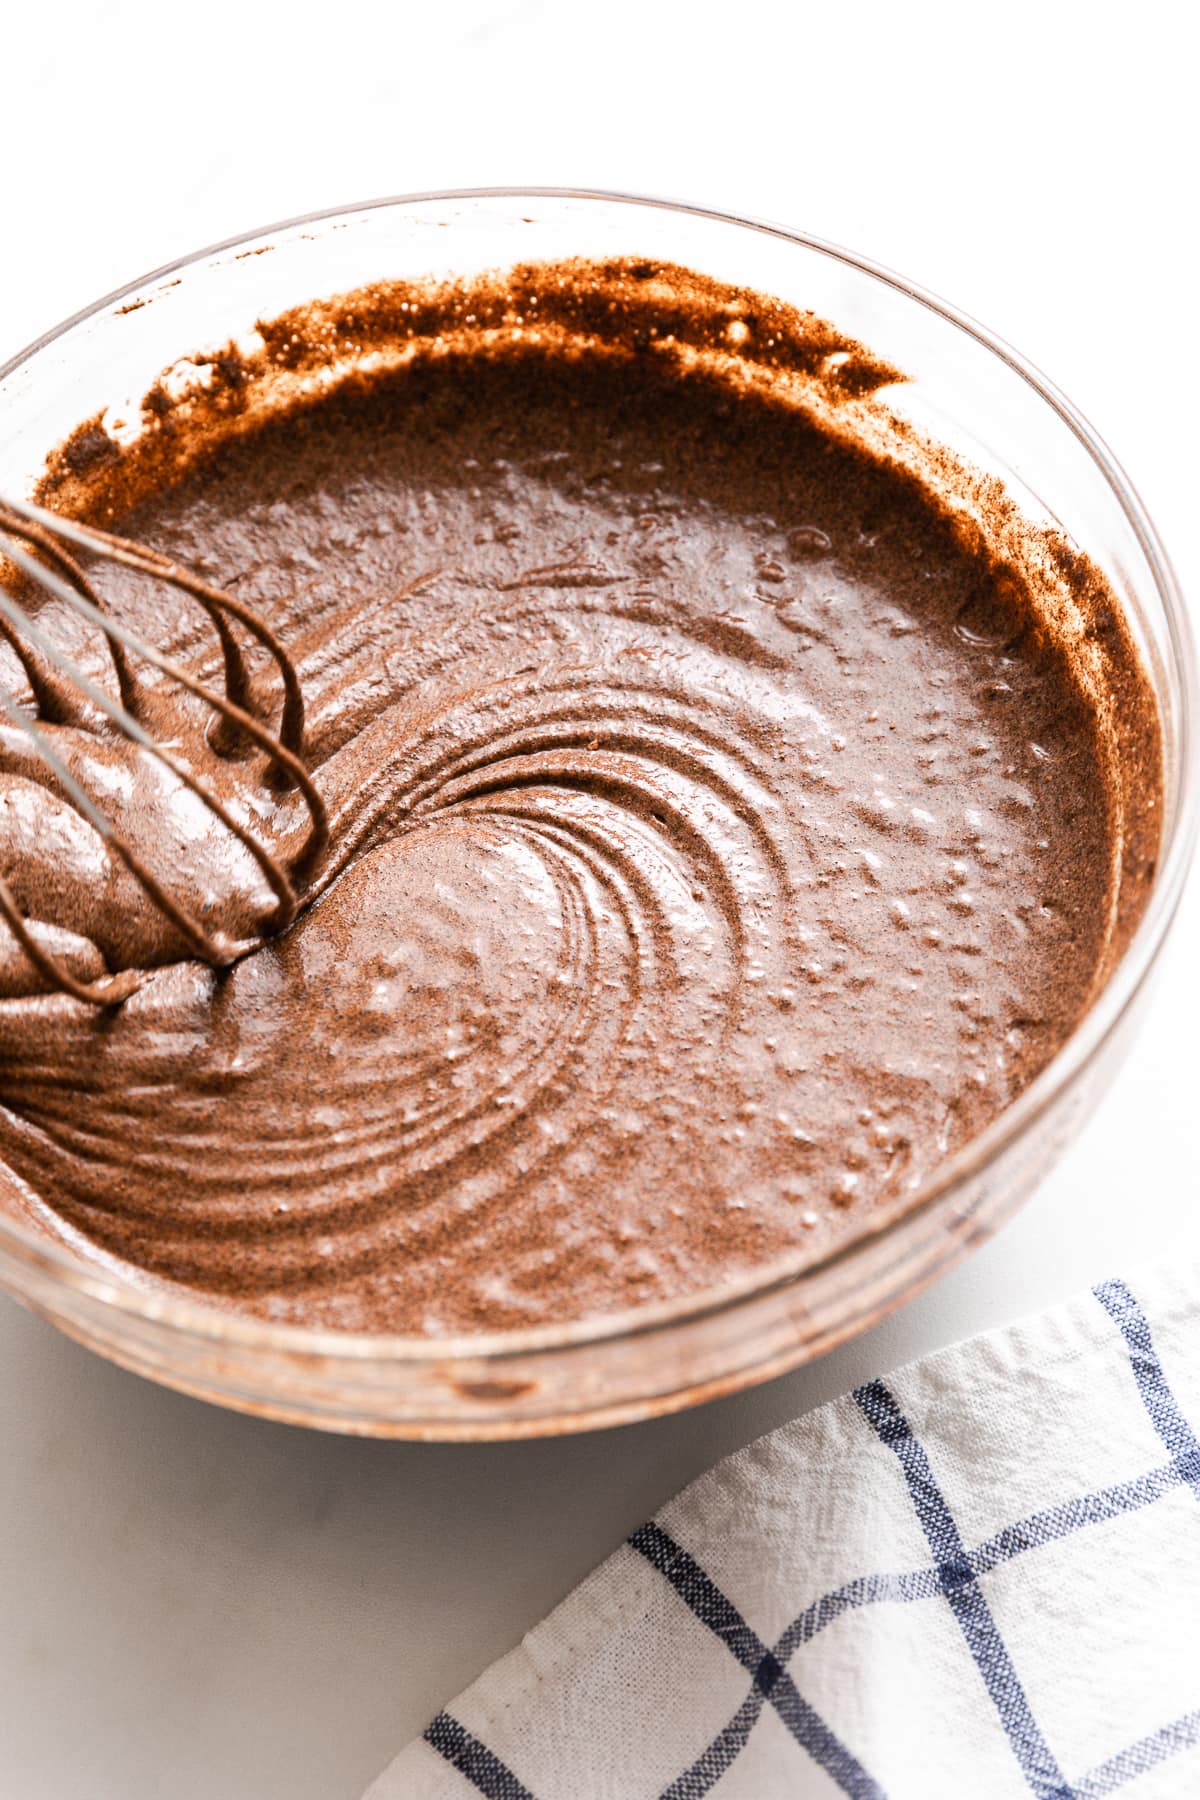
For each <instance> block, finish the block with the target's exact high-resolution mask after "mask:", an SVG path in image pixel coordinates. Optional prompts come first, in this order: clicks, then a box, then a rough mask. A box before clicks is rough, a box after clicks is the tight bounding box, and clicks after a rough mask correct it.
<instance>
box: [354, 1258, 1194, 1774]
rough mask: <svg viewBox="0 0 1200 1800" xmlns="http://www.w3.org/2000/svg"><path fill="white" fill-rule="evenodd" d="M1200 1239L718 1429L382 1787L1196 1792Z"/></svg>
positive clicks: (405, 1755) (404, 1754)
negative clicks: (778, 1419)
mask: <svg viewBox="0 0 1200 1800" xmlns="http://www.w3.org/2000/svg"><path fill="white" fill-rule="evenodd" d="M1198 1432H1200V1269H1195V1268H1192V1269H1189V1268H1181V1269H1174V1270H1170V1271H1160V1272H1158V1273H1152V1274H1148V1275H1145V1276H1140V1277H1134V1278H1131V1279H1130V1280H1129V1281H1128V1282H1126V1281H1122V1280H1111V1281H1105V1282H1102V1283H1100V1284H1099V1285H1098V1286H1097V1287H1096V1288H1095V1289H1094V1290H1093V1291H1092V1292H1091V1293H1090V1294H1087V1295H1085V1296H1082V1297H1080V1298H1079V1299H1078V1300H1075V1301H1073V1302H1070V1303H1069V1304H1067V1305H1066V1306H1062V1307H1058V1308H1055V1309H1053V1310H1052V1311H1050V1312H1047V1313H1044V1314H1041V1315H1039V1316H1038V1317H1036V1318H1033V1319H1031V1320H1027V1321H1023V1322H1021V1323H1019V1324H1016V1325H1013V1326H1010V1327H1008V1328H1007V1329H1005V1330H1002V1331H998V1332H991V1333H988V1334H986V1335H984V1336H981V1337H978V1338H974V1339H971V1340H970V1341H968V1342H966V1343H963V1344H959V1345H956V1346H954V1347H953V1348H951V1349H948V1350H944V1351H941V1352H939V1353H937V1354H935V1355H933V1356H929V1357H926V1358H924V1359H922V1360H921V1361H919V1362H916V1363H913V1364H912V1365H910V1366H909V1367H908V1368H905V1369H902V1370H900V1371H899V1372H897V1373H896V1374H893V1375H889V1376H887V1377H886V1378H885V1379H882V1380H876V1381H870V1382H868V1383H866V1385H865V1386H863V1387H860V1388H857V1389H856V1390H855V1391H854V1393H852V1394H850V1395H847V1396H846V1397H845V1398H844V1399H841V1400H837V1401H834V1402H833V1403H832V1404H830V1405H828V1406H823V1407H820V1408H819V1409H818V1410H817V1411H815V1412H813V1413H810V1414H808V1415H807V1416H806V1417H804V1418H801V1419H798V1420H796V1421H794V1422H793V1423H792V1424H790V1425H786V1426H784V1427H782V1428H781V1429H780V1430H778V1431H774V1432H772V1433H770V1435H769V1436H767V1437H765V1438H762V1439H760V1440H759V1442H757V1443H755V1444H751V1445H750V1446H749V1447H748V1448H747V1449H745V1450H741V1451H739V1452H738V1453H737V1454H736V1455H733V1456H730V1457H727V1458H726V1459H725V1460H724V1461H723V1462H721V1463H719V1464H718V1465H717V1466H716V1467H715V1468H713V1469H710V1470H709V1471H708V1473H707V1474H705V1475H702V1476H701V1477H700V1479H699V1480H697V1481H695V1482H693V1483H692V1485H691V1486H690V1487H688V1488H686V1489H685V1490H684V1492H683V1493H682V1494H680V1495H678V1496H677V1497H676V1498H675V1499H674V1500H672V1501H671V1502H670V1503H669V1504H668V1505H667V1506H665V1507H664V1508H663V1510H662V1511H661V1512H660V1513H659V1514H658V1516H657V1517H656V1518H654V1519H652V1520H651V1521H650V1522H649V1523H648V1524H646V1525H643V1526H641V1527H640V1528H639V1529H638V1530H637V1531H635V1532H634V1533H633V1535H632V1537H630V1539H629V1540H628V1542H627V1543H625V1544H624V1545H623V1546H622V1547H621V1548H620V1549H619V1550H618V1551H617V1552H616V1553H615V1555H613V1556H611V1557H610V1558H609V1559H608V1561H607V1562H605V1563H604V1564H602V1565H601V1567H600V1568H598V1569H597V1570H596V1571H595V1572H594V1573H593V1574H592V1575H590V1576H589V1577H588V1578H587V1580H585V1581H584V1582H583V1583H582V1584H581V1585H580V1586H579V1587H578V1588H577V1589H576V1590H575V1592H574V1593H572V1594H571V1595H570V1597H569V1598H568V1599H567V1600H565V1601H564V1602H563V1604H562V1605H561V1606H559V1607H558V1608H557V1609H556V1610H555V1611H554V1612H553V1613H551V1614H550V1616H549V1618H547V1619H545V1620H543V1622H542V1623H541V1624H540V1625H537V1626H536V1627H535V1628H534V1629H533V1630H532V1631H531V1632H529V1634H528V1635H527V1636H526V1637H525V1639H524V1640H523V1642H522V1643H521V1644H520V1645H519V1646H518V1647H517V1648H516V1649H515V1650H513V1651H512V1652H511V1653H510V1654H509V1655H508V1656H506V1657H504V1658H503V1659H502V1660H501V1661H500V1662H498V1663H496V1664H495V1665H494V1666H493V1667H492V1668H491V1669H489V1670H488V1671H487V1672H486V1673H485V1674H484V1675H483V1676H481V1677H480V1679H479V1680H478V1681H476V1682H475V1684H474V1685H473V1686H472V1687H470V1688H468V1689H467V1691H466V1692H465V1693H463V1694H460V1695H459V1697H458V1698H457V1699H456V1700H454V1701H452V1702H451V1703H450V1704H449V1705H448V1706H447V1707H446V1708H445V1710H444V1711H442V1712H440V1713H439V1714H438V1716H437V1717H436V1718H435V1719H434V1720H433V1721H432V1723H431V1724H430V1725H429V1727H428V1728H427V1730H426V1731H425V1733H424V1735H423V1736H422V1737H421V1738H420V1739H418V1740H417V1741H416V1742H414V1743H412V1744H409V1745H408V1747H407V1748H406V1749H404V1750H403V1751H401V1753H400V1755H399V1756H398V1757H397V1758H396V1760H395V1761H394V1762H393V1763H392V1765H391V1766H390V1768H389V1769H388V1770H387V1771H386V1772H385V1773H384V1774H383V1775H382V1776H381V1777H380V1778H379V1779H378V1780H377V1781H376V1782H375V1783H374V1785H373V1786H372V1787H371V1788H370V1790H369V1793H368V1795H367V1797H366V1800H478V1796H479V1795H485V1796H487V1797H488V1800H643V1797H644V1800H700V1796H702V1795H709V1794H711V1795H714V1796H717V1797H718V1800H776V1797H779V1800H783V1797H784V1796H787V1797H788V1800H796V1797H800V1800H808V1797H809V1796H812V1797H813V1800H817V1797H821V1800H823V1797H824V1796H833V1795H850V1796H852V1797H853V1800H977V1797H978V1800H1008V1797H1009V1796H1012V1797H1013V1800H1018V1797H1019V1796H1028V1795H1037V1796H1041V1797H1042V1800H1100V1796H1102V1795H1107V1794H1118V1793H1120V1794H1126V1793H1127V1794H1128V1795H1129V1796H1130V1800H1185V1797H1187V1800H1190V1797H1192V1796H1200V1437H1198V1435H1197V1434H1198Z"/></svg>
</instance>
